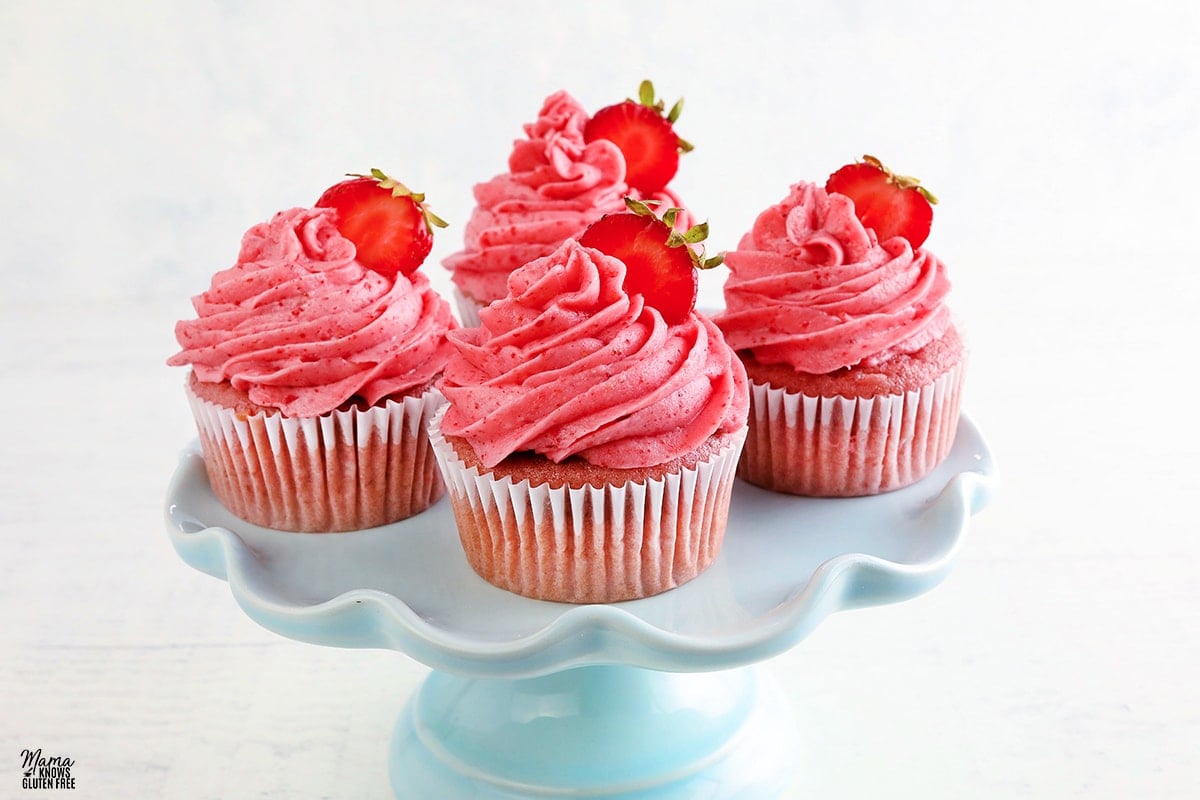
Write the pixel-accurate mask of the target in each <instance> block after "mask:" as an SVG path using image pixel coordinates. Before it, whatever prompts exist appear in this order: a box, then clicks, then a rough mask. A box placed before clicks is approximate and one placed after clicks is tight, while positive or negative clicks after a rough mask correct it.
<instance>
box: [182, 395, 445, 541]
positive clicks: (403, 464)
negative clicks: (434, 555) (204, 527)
mask: <svg viewBox="0 0 1200 800" xmlns="http://www.w3.org/2000/svg"><path fill="white" fill-rule="evenodd" d="M187 393H188V400H189V402H190V404H191V407H192V413H193V415H194V416H195V419H196V427H197V430H198V431H199V434H200V445H201V448H202V450H203V453H204V463H205V467H206V469H207V471H208V477H209V482H210V483H211V485H212V489H213V492H214V494H216V496H217V499H219V500H220V501H221V502H222V503H223V504H224V505H225V507H226V508H228V509H229V510H230V511H231V512H233V513H234V514H236V515H237V516H238V517H240V518H241V519H244V520H246V521H248V522H252V523H254V524H255V525H261V526H263V527H267V528H276V529H279V530H285V531H302V532H309V533H318V532H334V531H349V530H361V529H363V528H372V527H375V526H377V525H385V524H388V523H391V522H396V521H398V520H401V519H405V518H407V517H411V516H413V515H414V514H417V513H420V512H421V511H424V510H425V509H426V508H428V507H429V506H431V505H432V504H433V503H434V502H435V501H436V500H438V498H440V497H441V496H442V494H443V492H444V485H443V483H442V480H441V476H440V474H439V472H438V469H437V462H436V459H435V457H434V455H433V451H432V448H431V447H430V445H429V438H428V435H427V433H426V430H427V427H428V424H429V421H430V420H431V419H432V417H433V414H434V412H435V411H436V410H437V409H438V408H439V407H440V406H441V405H442V404H443V403H444V402H445V399H444V398H443V397H442V396H441V394H440V393H438V392H436V391H426V392H425V393H423V394H422V395H420V396H405V397H402V398H399V399H390V398H389V399H387V400H384V401H382V402H380V403H377V404H376V405H374V406H371V407H370V408H366V409H358V408H351V409H349V410H338V411H333V412H331V413H328V414H324V415H322V416H319V417H307V418H288V417H284V416H283V415H282V414H278V413H274V414H267V413H265V412H261V413H256V414H251V415H249V416H245V415H242V414H239V413H237V412H236V411H234V410H233V409H231V408H227V407H225V406H222V405H219V404H216V403H212V402H210V401H208V400H204V399H201V398H199V397H197V396H196V395H195V393H194V392H193V391H192V390H191V388H190V387H189V388H188V390H187Z"/></svg>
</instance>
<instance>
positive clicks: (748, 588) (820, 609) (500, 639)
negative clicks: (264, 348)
mask: <svg viewBox="0 0 1200 800" xmlns="http://www.w3.org/2000/svg"><path fill="white" fill-rule="evenodd" d="M993 472H994V470H993V466H992V461H991V456H990V454H989V452H988V449H987V446H986V444H985V442H984V440H983V438H982V436H981V435H980V433H979V431H978V430H977V429H976V427H975V426H974V424H973V423H972V422H971V421H970V420H969V419H968V418H966V417H963V418H962V420H961V421H960V423H959V427H958V431H957V434H956V438H955V443H954V447H953V449H952V451H951V453H950V455H949V456H948V457H947V459H946V460H945V461H944V462H943V463H942V464H941V465H940V466H939V467H938V468H937V469H936V470H935V471H934V472H932V473H931V474H930V475H928V476H927V477H926V478H925V479H923V480H922V481H920V482H919V483H917V484H914V485H913V486H909V487H907V488H905V489H901V490H898V491H894V492H889V493H887V494H883V495H879V496H876V497H864V498H849V499H813V498H801V497H793V496H789V495H782V494H775V493H772V492H767V491H764V490H762V489H758V488H756V487H754V486H750V485H749V484H746V483H744V482H742V481H740V480H739V481H738V483H737V485H736V487H735V488H734V492H733V497H732V500H731V502H730V514H729V523H728V527H727V531H726V535H725V543H724V547H723V550H722V552H721V554H720V556H719V557H718V558H717V560H716V561H715V562H714V564H713V565H712V566H711V567H710V568H709V569H708V570H707V571H705V572H704V573H703V574H701V575H700V576H699V577H698V578H696V579H695V580H693V581H691V582H689V583H687V584H685V585H683V586H681V587H679V588H677V589H673V590H671V591H668V592H664V593H663V594H660V595H658V596H655V597H649V598H645V599H642V600H633V601H629V602H623V603H614V604H609V605H578V606H576V605H568V604H562V603H552V602H545V601H539V600H531V599H528V598H524V597H520V596H517V595H515V594H511V593H509V592H506V591H504V590H502V589H498V588H496V587H494V586H492V585H490V584H488V583H487V582H485V581H484V580H483V579H482V578H480V577H478V576H477V575H476V574H475V573H474V572H473V571H472V570H471V567H470V566H469V565H468V564H467V561H466V557H465V556H464V555H463V552H462V549H461V545H460V544H459V541H458V534H457V530H456V528H455V524H454V518H453V514H452V512H451V508H450V503H449V501H448V500H446V499H444V498H443V499H442V500H441V501H440V502H438V503H437V504H436V505H434V506H433V507H432V508H430V509H429V510H427V511H425V512H424V513H422V514H419V515H417V516H416V517H413V518H411V519H408V520H404V521H402V522H398V523H395V524H392V525H386V526H382V527H379V528H373V529H370V530H364V531H357V532H352V533H335V534H301V533H291V532H282V531H274V530H269V529H265V528H260V527H257V526H254V525H250V524H248V523H246V522H243V521H242V520H240V519H238V518H236V517H235V516H233V515H232V514H230V513H229V512H228V511H227V510H226V509H225V508H224V506H222V505H221V504H220V502H218V501H217V499H216V498H215V497H214V496H213V494H212V490H211V488H210V487H209V483H208V478H207V475H206V473H205V470H204V462H203V460H202V457H201V455H200V449H199V445H198V443H195V442H193V443H192V445H190V446H189V447H188V448H186V449H185V450H184V452H183V453H182V454H181V456H180V461H179V464H178V467H177V468H176V470H175V474H174V476H173V478H172V480H171V484H170V488H169V490H168V495H167V500H166V523H167V531H168V534H169V536H170V538H171V542H172V544H173V545H174V547H175V549H176V551H177V552H178V553H179V555H180V556H181V557H182V558H183V560H184V561H186V562H187V563H188V564H190V565H191V566H193V567H195V568H196V569H198V570H200V571H202V572H205V573H208V574H210V575H213V576H216V577H218V578H221V579H223V580H226V581H228V583H229V586H230V589H231V591H232V593H233V595H234V597H235V598H236V600H237V602H238V604H239V605H240V606H241V607H242V609H243V610H244V611H245V613H246V614H247V615H249V616H250V617H251V618H252V619H254V620H255V621H256V622H258V623H259V624H261V625H263V626H264V627H266V628H267V629H269V630H271V631H274V632H276V633H278V634H281V635H283V636H287V637H290V638H293V639H297V640H300V641H305V642H312V643H316V644H323V645H332V646H340V647H380V648H391V649H395V650H400V651H403V652H405V653H407V654H408V655H410V656H412V657H413V658H416V659H418V660H420V661H422V662H423V663H425V664H427V665H429V666H431V667H433V668H435V669H439V670H445V671H449V672H455V673H459V674H464V675H472V676H477V677H505V678H518V677H533V676H537V675H545V674H549V673H552V672H557V671H559V670H562V669H566V668H569V667H574V666H584V665H599V664H625V665H630V666H638V667H646V668H651V669H658V670H667V671H676V672H688V671H709V670H716V669H723V668H730V667H735V666H741V665H745V664H750V663H753V662H756V661H760V660H762V659H765V658H769V657H771V656H774V655H777V654H779V653H781V652H784V651H785V650H787V649H789V648H790V647H792V646H793V645H795V644H796V643H797V642H799V641H800V640H802V639H803V638H804V637H805V636H806V635H807V634H808V633H809V632H810V631H812V630H813V629H814V628H815V627H816V626H817V625H818V624H819V623H820V622H821V620H823V619H824V618H825V617H826V616H828V615H829V614H830V613H832V612H834V611H839V610H844V609H849V608H857V607H863V606H871V605H879V604H884V603H890V602H896V601H899V600H905V599H908V598H911V597H914V596H916V595H918V594H921V593H922V592H925V591H927V590H929V589H931V588H932V587H933V586H935V585H937V584H938V583H939V582H940V581H941V580H942V578H944V577H945V575H946V573H947V572H948V571H949V569H950V567H951V566H952V564H953V561H954V558H955V556H956V555H957V553H958V550H959V549H960V546H961V543H962V541H963V538H964V536H965V533H966V529H967V524H968V521H969V519H970V516H971V515H972V514H973V513H975V512H976V511H978V510H979V509H981V508H982V507H983V506H984V505H985V504H986V502H987V500H988V497H989V494H990V489H991V486H992V482H993V481H992V478H993Z"/></svg>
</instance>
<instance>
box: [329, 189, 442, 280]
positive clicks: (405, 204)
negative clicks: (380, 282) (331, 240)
mask: <svg viewBox="0 0 1200 800" xmlns="http://www.w3.org/2000/svg"><path fill="white" fill-rule="evenodd" d="M349 178H350V179H349V180H345V181H342V182H341V183H337V184H334V185H333V186H330V187H329V188H328V189H326V190H325V193H324V194H322V195H321V197H320V198H319V199H318V200H317V206H318V207H321V208H333V209H336V210H337V220H336V222H335V224H336V225H337V229H338V230H339V231H340V232H341V234H342V236H345V237H346V238H347V239H349V240H350V241H352V242H354V247H355V248H356V250H357V251H358V262H359V263H360V264H362V265H363V266H364V267H366V268H367V269H371V270H374V271H375V272H378V273H380V274H383V275H387V276H389V277H394V276H395V275H396V273H402V274H404V275H411V274H412V273H413V272H415V271H416V269H417V267H419V266H421V263H422V262H423V261H424V260H425V258H426V256H428V255H429V251H430V249H432V247H433V228H434V227H435V226H436V227H438V228H444V227H446V223H445V221H444V220H442V219H440V218H439V217H438V216H437V215H435V214H434V213H433V212H431V211H430V210H429V209H428V208H426V207H425V195H423V194H420V193H418V192H413V191H410V190H409V189H408V187H406V186H405V185H404V184H402V183H400V182H399V181H397V180H393V179H392V178H389V177H388V176H387V175H385V174H384V173H383V172H382V171H380V170H377V169H372V170H371V174H370V175H354V174H352V175H350V176H349Z"/></svg>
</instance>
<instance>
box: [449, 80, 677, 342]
mask: <svg viewBox="0 0 1200 800" xmlns="http://www.w3.org/2000/svg"><path fill="white" fill-rule="evenodd" d="M680 107H681V106H680V104H679V103H677V104H676V105H675V106H674V107H673V108H672V109H671V110H670V111H669V112H666V115H665V116H664V111H663V104H662V102H661V101H656V100H655V99H654V89H653V86H652V85H651V84H650V82H649V81H645V82H643V83H642V86H641V92H640V93H639V100H638V101H636V102H635V101H633V100H626V101H623V102H622V103H618V104H615V105H612V106H607V107H605V108H603V109H601V110H600V111H599V112H597V113H596V115H595V116H594V117H593V116H590V115H589V114H588V112H587V111H586V110H585V109H584V108H583V106H581V105H580V104H579V102H578V101H577V100H575V98H573V97H572V96H571V95H569V94H567V93H566V92H565V91H559V92H555V93H554V94H552V95H550V96H549V97H547V98H546V100H545V102H544V103H543V105H542V108H541V111H540V112H538V116H537V119H536V120H534V121H533V122H531V123H528V124H526V125H525V126H524V130H525V138H523V139H518V140H517V141H515V142H513V147H512V152H511V153H510V155H509V157H508V171H507V172H504V173H501V174H499V175H496V176H495V177H493V178H492V179H491V180H489V181H485V182H483V183H480V184H477V185H476V186H475V190H474V195H475V202H476V207H475V209H474V211H473V212H472V214H471V217H470V219H469V220H468V222H467V225H466V228H465V230H464V232H463V248H462V249H461V250H460V251H458V252H456V253H454V254H452V255H450V256H448V257H447V258H446V259H445V260H444V261H443V262H442V263H443V265H444V266H445V267H446V269H447V270H449V271H450V273H451V276H452V280H453V282H454V296H455V303H456V305H457V306H458V310H459V315H460V317H461V319H462V321H463V323H464V324H466V325H468V326H473V325H476V324H478V322H479V317H478V312H479V309H480V308H482V307H483V306H486V305H487V304H488V303H490V302H492V301H493V300H498V299H500V298H501V297H504V296H505V294H506V293H507V291H508V286H507V281H508V275H509V273H511V272H512V271H513V270H515V269H517V268H518V267H520V266H522V265H523V264H526V263H527V262H529V261H532V260H534V259H535V258H540V257H541V256H544V255H548V254H549V253H551V252H553V251H554V250H555V249H556V248H557V247H558V246H559V245H560V244H562V242H563V241H564V240H565V239H567V238H568V237H577V236H579V234H580V233H582V232H583V230H584V229H585V228H586V227H587V226H588V225H590V224H591V223H593V222H595V221H596V220H598V219H599V218H600V217H601V216H603V215H604V214H607V213H612V212H620V211H624V209H625V206H624V202H623V198H624V197H625V196H626V195H632V196H634V197H638V198H641V199H647V200H654V201H661V203H662V208H663V209H665V208H667V207H682V203H681V202H680V200H679V198H678V197H676V196H675V194H674V193H673V192H672V191H671V190H670V189H668V188H667V184H668V182H669V181H670V180H671V178H672V177H674V175H675V172H676V170H677V169H678V165H679V153H680V151H681V150H688V149H690V148H691V146H690V145H689V144H687V143H686V142H684V141H683V140H681V139H680V138H679V137H678V136H677V135H676V134H675V131H674V127H673V124H674V122H675V120H676V119H677V118H678V116H679V109H680ZM679 223H680V225H681V227H685V228H686V227H688V225H690V219H688V218H687V217H686V216H683V217H681V218H680V219H679Z"/></svg>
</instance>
